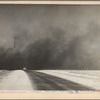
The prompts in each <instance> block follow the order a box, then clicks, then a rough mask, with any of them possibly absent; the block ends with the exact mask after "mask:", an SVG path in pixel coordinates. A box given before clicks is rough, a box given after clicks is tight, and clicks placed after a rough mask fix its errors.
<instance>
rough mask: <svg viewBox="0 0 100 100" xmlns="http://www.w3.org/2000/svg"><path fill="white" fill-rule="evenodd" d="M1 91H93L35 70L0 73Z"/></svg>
mask: <svg viewBox="0 0 100 100" xmlns="http://www.w3.org/2000/svg"><path fill="white" fill-rule="evenodd" d="M0 90H31V91H32V90H92V89H91V88H89V87H87V86H83V85H80V84H77V83H74V82H72V81H69V80H65V79H62V78H59V77H55V76H52V75H48V74H45V73H41V72H37V71H33V70H27V71H23V70H12V71H0Z"/></svg>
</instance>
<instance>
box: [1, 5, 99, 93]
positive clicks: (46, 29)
mask: <svg viewBox="0 0 100 100" xmlns="http://www.w3.org/2000/svg"><path fill="white" fill-rule="evenodd" d="M2 90H18V91H19V90H28V91H34V90H39V91H47V90H49V91H69V90H79V91H98V90H100V5H67V4H65V5H56V4H54V5H52V4H47V5H45V4H42V5H41V4H37V5H35V4H0V91H2Z"/></svg>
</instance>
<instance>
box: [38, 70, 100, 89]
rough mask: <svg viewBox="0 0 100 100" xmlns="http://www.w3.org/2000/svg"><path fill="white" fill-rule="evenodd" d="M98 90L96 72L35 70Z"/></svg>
mask: <svg viewBox="0 0 100 100" xmlns="http://www.w3.org/2000/svg"><path fill="white" fill-rule="evenodd" d="M37 71H38V72H43V73H46V74H49V75H54V76H57V77H60V78H63V79H67V80H70V81H73V82H76V83H79V84H82V85H86V86H89V87H91V88H93V89H96V90H100V71H97V70H37Z"/></svg>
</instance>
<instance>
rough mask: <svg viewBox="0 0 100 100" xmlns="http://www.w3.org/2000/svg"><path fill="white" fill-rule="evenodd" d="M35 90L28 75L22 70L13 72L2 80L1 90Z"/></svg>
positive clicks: (0, 82)
mask: <svg viewBox="0 0 100 100" xmlns="http://www.w3.org/2000/svg"><path fill="white" fill-rule="evenodd" d="M33 88H34V89H35V87H33V86H32V85H31V82H30V80H29V78H28V76H27V74H26V73H25V72H24V71H22V70H15V71H12V72H11V73H10V74H9V75H7V76H4V78H2V79H1V80H0V90H33Z"/></svg>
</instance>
